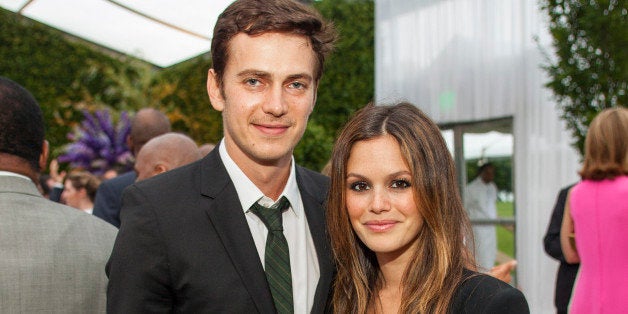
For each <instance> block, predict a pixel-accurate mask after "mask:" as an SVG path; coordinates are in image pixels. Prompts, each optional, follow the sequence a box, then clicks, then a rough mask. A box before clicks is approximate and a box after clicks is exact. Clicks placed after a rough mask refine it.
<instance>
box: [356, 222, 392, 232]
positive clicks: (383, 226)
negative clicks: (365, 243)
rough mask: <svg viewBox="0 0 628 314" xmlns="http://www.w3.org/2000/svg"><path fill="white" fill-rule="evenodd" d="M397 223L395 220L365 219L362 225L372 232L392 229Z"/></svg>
mask: <svg viewBox="0 0 628 314" xmlns="http://www.w3.org/2000/svg"><path fill="white" fill-rule="evenodd" d="M396 224H397V221H395V220H372V221H367V222H366V223H364V225H365V226H366V227H367V228H368V229H370V230H371V231H374V232H385V231H388V230H390V229H392V228H393V227H394V226H395V225H396Z"/></svg>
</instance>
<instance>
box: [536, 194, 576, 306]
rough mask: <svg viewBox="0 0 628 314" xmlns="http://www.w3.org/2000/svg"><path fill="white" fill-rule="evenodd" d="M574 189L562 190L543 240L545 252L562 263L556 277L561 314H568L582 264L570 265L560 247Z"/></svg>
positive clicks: (556, 298) (555, 295)
mask: <svg viewBox="0 0 628 314" xmlns="http://www.w3.org/2000/svg"><path fill="white" fill-rule="evenodd" d="M572 187H573V185H570V186H568V187H565V188H563V189H562V190H560V193H559V194H558V199H557V200H556V205H554V211H553V212H552V219H551V220H550V223H549V226H548V227H547V232H546V233H545V237H544V238H543V244H544V247H545V252H546V253H547V254H549V256H551V257H553V258H554V259H556V260H558V261H559V262H560V266H559V267H558V274H557V275H556V291H555V292H554V304H555V305H556V309H557V310H558V312H559V313H567V307H568V306H569V299H570V298H571V290H572V289H573V285H574V282H575V281H576V276H577V275H578V268H579V267H580V264H568V263H567V261H565V257H564V256H563V250H562V249H561V247H560V228H561V226H562V223H563V212H564V211H565V203H566V202H567V195H568V194H569V190H570V189H571V188H572Z"/></svg>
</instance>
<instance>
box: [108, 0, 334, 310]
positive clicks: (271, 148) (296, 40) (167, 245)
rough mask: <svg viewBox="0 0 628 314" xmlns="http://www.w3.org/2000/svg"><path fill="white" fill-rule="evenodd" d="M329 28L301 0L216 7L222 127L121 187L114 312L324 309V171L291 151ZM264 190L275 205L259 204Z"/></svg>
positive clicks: (212, 74) (249, 0)
mask: <svg viewBox="0 0 628 314" xmlns="http://www.w3.org/2000/svg"><path fill="white" fill-rule="evenodd" d="M334 39H335V33H334V32H333V29H332V28H331V26H330V25H328V24H327V23H325V22H324V21H323V20H322V18H321V17H320V15H319V14H318V13H317V12H315V11H313V9H312V8H310V7H308V6H306V5H304V4H301V3H298V2H296V1H291V0H268V1H259V0H237V1H235V2H234V3H232V4H231V5H230V6H229V7H228V8H227V9H226V10H225V11H224V12H223V13H222V14H221V15H220V17H219V18H218V21H217V22H216V27H215V28H214V36H213V39H212V47H211V53H212V60H213V68H212V69H210V70H209V73H208V80H207V90H208V94H209V98H210V101H211V104H212V107H213V108H214V109H216V110H219V111H222V117H223V127H224V138H223V139H222V140H221V142H220V143H219V144H218V146H217V147H216V149H214V150H213V151H212V152H210V153H209V155H207V156H206V157H204V158H203V159H201V160H200V161H199V162H195V163H192V164H190V165H186V166H183V167H181V168H178V169H174V170H172V171H168V172H166V173H164V174H162V175H160V176H157V177H154V178H152V179H151V180H145V181H142V182H139V183H136V184H135V185H133V186H131V187H130V188H128V189H127V191H126V192H125V195H124V209H123V211H122V220H123V224H122V226H121V228H120V232H119V234H118V238H117V240H116V244H115V246H114V250H113V253H112V255H111V258H110V260H109V263H108V267H107V273H108V275H109V279H110V282H109V287H108V290H107V292H108V302H107V306H108V310H109V312H110V313H142V312H162V311H163V312H166V311H168V312H177V313H227V312H228V313H276V312H279V313H291V312H294V313H322V312H323V311H324V307H325V303H326V300H327V296H328V294H329V290H330V286H331V282H332V274H333V264H332V260H331V252H330V248H329V243H328V242H327V238H326V235H325V218H324V208H323V203H324V201H325V198H326V193H327V192H326V191H327V187H328V179H327V178H326V177H324V176H323V175H321V174H319V173H316V172H313V171H310V170H307V169H305V168H302V167H300V166H297V165H295V164H294V159H293V156H292V153H293V150H294V147H295V146H296V144H297V143H298V141H299V140H300V138H301V137H302V135H303V133H304V131H305V128H306V124H307V120H308V117H309V115H310V113H311V112H312V110H313V108H314V103H315V100H316V90H317V87H318V82H319V79H320V77H321V75H322V68H323V63H324V59H325V56H326V54H327V53H328V52H329V51H330V50H331V48H332V42H333V41H334ZM285 199H287V201H288V202H286V201H285ZM260 200H261V201H262V202H263V203H265V204H267V205H270V204H273V203H275V204H276V205H275V206H274V208H273V206H270V207H271V208H270V209H269V208H266V209H260V208H261V206H262V205H264V204H259V201H260ZM286 206H287V210H285V211H283V212H281V209H285V208H286ZM269 212H270V213H276V214H277V215H278V217H273V218H272V219H269V217H268V216H266V214H267V213H269ZM258 214H259V215H260V216H257V215H258ZM260 217H263V218H260ZM277 222H278V223H279V226H277V225H276V224H277ZM266 223H268V225H269V227H266ZM269 229H270V231H269ZM281 229H283V230H281ZM286 246H287V248H286ZM278 248H280V249H281V250H278ZM282 254H283V255H282ZM286 255H289V256H288V257H286ZM287 264H289V265H287ZM269 265H272V266H270V267H269ZM267 276H268V277H269V278H271V279H270V280H267ZM279 286H281V287H283V288H284V289H283V290H281V289H279ZM271 291H272V292H271Z"/></svg>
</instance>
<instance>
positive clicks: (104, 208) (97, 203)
mask: <svg viewBox="0 0 628 314" xmlns="http://www.w3.org/2000/svg"><path fill="white" fill-rule="evenodd" d="M136 178H137V175H136V174H135V171H129V172H126V173H124V174H121V175H119V176H117V177H115V178H113V179H109V180H107V181H105V182H103V183H101V184H100V186H99V187H98V190H97V191H96V199H94V216H96V217H98V218H100V219H102V220H104V221H106V222H108V223H110V224H112V225H114V226H115V227H116V228H120V208H121V207H122V192H123V191H124V189H125V188H126V187H128V186H130V185H131V184H133V182H135V179H136Z"/></svg>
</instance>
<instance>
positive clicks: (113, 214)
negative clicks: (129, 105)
mask: <svg viewBox="0 0 628 314" xmlns="http://www.w3.org/2000/svg"><path fill="white" fill-rule="evenodd" d="M167 132H170V121H169V120H168V117H166V115H164V114H163V113H161V112H160V111H159V110H156V109H153V108H144V109H140V110H139V111H138V112H137V113H136V114H135V116H134V117H133V121H131V133H130V134H129V136H128V137H127V139H126V142H127V145H128V147H129V149H130V150H131V153H133V156H137V153H138V152H139V151H140V149H141V148H142V146H143V145H144V144H146V142H148V141H149V140H150V139H152V138H153V137H155V136H158V135H161V134H164V133H167ZM136 178H137V177H136V175H135V172H134V171H129V172H127V173H124V174H122V175H119V176H117V177H115V178H113V179H110V180H107V181H104V182H103V183H102V184H101V185H100V186H99V187H98V191H97V192H96V200H95V201H94V216H96V217H100V218H102V219H103V220H105V221H106V222H108V223H110V224H112V225H114V226H116V228H120V208H121V207H122V191H124V189H125V188H126V187H127V186H129V185H131V184H133V182H135V179H136Z"/></svg>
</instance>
